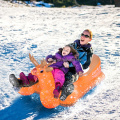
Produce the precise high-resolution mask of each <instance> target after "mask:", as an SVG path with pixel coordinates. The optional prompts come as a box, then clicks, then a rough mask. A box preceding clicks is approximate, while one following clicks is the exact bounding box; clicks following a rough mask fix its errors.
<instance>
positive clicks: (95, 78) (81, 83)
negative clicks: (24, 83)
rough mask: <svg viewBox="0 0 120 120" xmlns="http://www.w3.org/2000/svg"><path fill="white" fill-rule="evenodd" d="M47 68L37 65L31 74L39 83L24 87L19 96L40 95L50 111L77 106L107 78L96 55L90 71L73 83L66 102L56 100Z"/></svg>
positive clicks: (51, 77)
mask: <svg viewBox="0 0 120 120" xmlns="http://www.w3.org/2000/svg"><path fill="white" fill-rule="evenodd" d="M46 67H47V65H45V64H44V63H43V64H42V63H41V65H38V66H37V65H36V68H34V69H33V70H32V71H31V73H32V74H33V75H36V76H37V77H38V79H39V82H38V83H36V84H34V85H32V86H30V87H22V88H21V89H20V90H19V94H21V95H31V94H33V93H38V94H39V95H40V101H41V103H42V105H43V106H44V107H46V108H49V109H50V108H55V107H57V106H59V105H61V106H71V105H73V104H75V103H76V102H77V100H78V99H79V98H81V97H82V96H84V95H85V94H86V93H87V92H88V91H89V90H90V89H92V88H93V87H95V86H96V85H97V84H99V83H100V81H101V80H103V79H104V77H105V75H104V73H103V72H102V71H101V61H100V58H99V57H98V56H97V55H95V54H94V55H93V57H92V60H91V64H90V66H89V70H88V71H87V72H86V73H84V74H83V76H82V77H79V78H78V80H77V81H76V82H74V83H73V85H74V90H73V92H72V93H71V94H70V95H68V97H67V98H66V99H65V100H64V101H61V100H60V99H59V98H58V99H56V98H54V95H53V90H54V89H55V84H54V79H53V76H52V73H51V72H46ZM35 69H36V70H35Z"/></svg>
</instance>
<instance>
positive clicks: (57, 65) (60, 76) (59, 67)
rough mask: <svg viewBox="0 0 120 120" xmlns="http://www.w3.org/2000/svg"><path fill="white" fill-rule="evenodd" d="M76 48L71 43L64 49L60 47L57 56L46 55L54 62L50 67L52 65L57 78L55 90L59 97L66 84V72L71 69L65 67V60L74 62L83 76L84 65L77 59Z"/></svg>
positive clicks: (47, 59) (55, 94)
mask: <svg viewBox="0 0 120 120" xmlns="http://www.w3.org/2000/svg"><path fill="white" fill-rule="evenodd" d="M77 54H78V53H77V52H76V50H74V49H73V48H72V47H70V46H69V45H67V46H65V47H64V48H63V49H62V48H61V49H59V51H58V52H57V53H56V54H55V56H52V55H48V56H47V57H46V61H47V62H49V63H50V62H52V63H53V64H51V65H50V66H49V67H52V68H53V70H52V74H53V77H54V79H55V89H54V91H53V94H54V97H55V98H58V96H59V93H60V90H61V88H62V86H63V84H64V81H65V74H66V73H67V72H68V71H69V69H68V68H65V67H64V65H63V63H64V62H70V63H72V64H73V66H74V67H75V69H76V72H77V73H78V74H79V75H80V76H82V73H83V70H82V67H81V65H80V63H79V61H77V59H76V56H77Z"/></svg>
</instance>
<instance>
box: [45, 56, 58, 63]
mask: <svg viewBox="0 0 120 120" xmlns="http://www.w3.org/2000/svg"><path fill="white" fill-rule="evenodd" d="M55 59H56V58H55V56H53V55H48V56H47V57H46V61H47V62H48V63H49V62H53V61H54V60H55Z"/></svg>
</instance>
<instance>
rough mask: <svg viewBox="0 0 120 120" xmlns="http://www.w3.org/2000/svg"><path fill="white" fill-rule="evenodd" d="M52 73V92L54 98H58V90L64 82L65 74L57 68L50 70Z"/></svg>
mask: <svg viewBox="0 0 120 120" xmlns="http://www.w3.org/2000/svg"><path fill="white" fill-rule="evenodd" d="M52 74H53V77H54V79H55V89H54V91H53V94H54V97H55V98H58V97H59V93H60V90H61V88H62V86H63V84H64V81H65V75H64V73H63V71H61V70H59V69H54V70H53V71H52Z"/></svg>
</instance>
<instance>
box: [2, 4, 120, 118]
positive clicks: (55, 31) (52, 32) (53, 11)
mask: <svg viewBox="0 0 120 120" xmlns="http://www.w3.org/2000/svg"><path fill="white" fill-rule="evenodd" d="M86 28H88V29H90V30H92V31H93V35H94V36H93V40H92V41H91V44H92V46H93V49H94V53H95V54H97V55H98V56H99V57H100V59H101V62H102V71H103V72H104V73H105V76H106V78H105V79H104V81H102V83H101V84H100V85H98V86H97V87H96V88H95V89H93V90H92V91H91V92H89V94H87V95H86V96H85V97H83V98H82V99H80V100H79V101H78V102H77V103H76V104H75V105H74V106H72V107H70V108H64V107H61V106H59V107H57V108H55V109H51V110H49V109H46V108H44V107H43V106H42V105H41V103H40V101H39V95H37V94H33V95H31V96H21V95H19V94H18V93H17V92H16V91H14V89H13V88H12V85H11V84H10V83H9V80H8V77H9V74H11V73H14V74H16V76H17V77H19V73H20V72H21V71H23V72H25V73H26V74H27V73H29V72H30V70H32V68H33V67H34V66H33V64H32V63H31V62H30V60H29V57H28V54H29V53H31V54H33V55H34V56H35V58H36V59H37V60H38V61H39V63H40V60H41V59H42V58H45V56H47V55H48V54H50V53H51V54H54V53H55V52H56V51H57V50H58V48H59V47H62V46H64V45H66V44H68V43H71V42H73V41H74V40H75V39H78V38H79V37H80V34H81V32H82V31H83V30H84V29H86ZM0 66H1V67H0V86H1V88H0V120H13V119H16V120H22V119H24V120H38V119H39V120H43V119H45V120H54V119H55V120H56V119H60V120H68V119H69V120H74V119H79V120H83V119H86V120H110V119H112V120H119V119H120V80H119V77H120V8H115V7H114V6H101V7H99V6H96V7H93V6H82V7H78V8H77V7H76V8H32V7H24V6H22V7H11V6H10V7H9V5H6V4H4V5H3V4H2V5H0Z"/></svg>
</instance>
